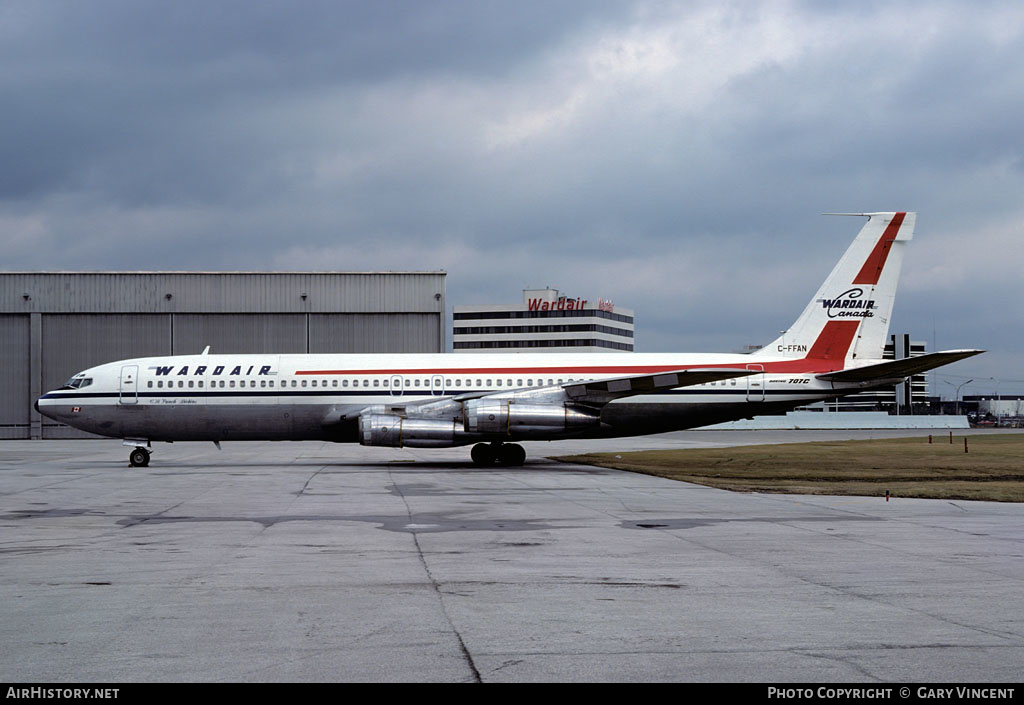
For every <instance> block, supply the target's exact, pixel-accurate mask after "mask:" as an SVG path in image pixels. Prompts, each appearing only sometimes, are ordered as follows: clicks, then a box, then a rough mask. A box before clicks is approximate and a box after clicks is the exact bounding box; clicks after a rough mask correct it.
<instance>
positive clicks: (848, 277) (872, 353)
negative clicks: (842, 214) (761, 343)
mask: <svg viewBox="0 0 1024 705" xmlns="http://www.w3.org/2000/svg"><path fill="white" fill-rule="evenodd" d="M851 215H865V216H867V217H868V222H867V223H865V225H864V227H863V228H861V231H860V233H859V234H858V235H857V237H856V239H855V240H854V241H853V244H852V245H850V247H849V249H847V250H846V254H844V255H843V257H842V259H840V260H839V264H837V265H836V266H835V269H833V270H832V273H831V274H829V276H828V279H826V280H825V283H824V284H822V285H821V288H820V289H818V293H817V294H815V295H814V298H813V299H811V302H810V303H809V304H807V308H805V309H804V312H803V313H802V314H800V317H799V318H798V319H796V322H795V323H794V324H793V325H792V326H790V328H789V330H787V331H786V332H784V333H783V334H782V335H781V336H779V338H777V339H776V340H775V341H773V342H772V343H771V344H770V345H766V346H765V347H763V348H761V349H760V350H758V351H757V352H756V353H754V355H765V356H769V355H770V356H773V357H778V356H782V357H793V358H803V357H810V358H822V359H828V360H833V361H836V362H841V361H843V360H850V359H865V358H881V357H882V348H883V347H884V346H885V341H886V336H887V335H888V333H889V318H890V316H891V315H892V306H893V302H894V301H895V300H896V284H897V282H898V280H899V276H900V266H901V265H902V263H903V251H904V249H906V245H907V242H909V241H910V239H911V238H912V237H913V235H914V224H915V221H916V220H917V214H916V213H857V214H851Z"/></svg>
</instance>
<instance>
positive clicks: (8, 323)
mask: <svg viewBox="0 0 1024 705" xmlns="http://www.w3.org/2000/svg"><path fill="white" fill-rule="evenodd" d="M30 349H31V346H30V345H29V317H28V316H27V315H2V314H0V438H28V437H29V422H30V419H29V412H30V411H32V401H34V400H32V399H30V395H29V384H28V380H29V375H28V369H29V364H30V362H29V351H30Z"/></svg>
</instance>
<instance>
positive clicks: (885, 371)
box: [818, 350, 985, 383]
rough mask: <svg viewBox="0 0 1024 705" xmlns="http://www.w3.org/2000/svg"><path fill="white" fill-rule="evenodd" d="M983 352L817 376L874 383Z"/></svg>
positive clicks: (934, 355) (923, 357)
mask: <svg viewBox="0 0 1024 705" xmlns="http://www.w3.org/2000/svg"><path fill="white" fill-rule="evenodd" d="M983 352H985V351H984V350H946V351H943V352H933V353H928V354H926V355H918V356H917V357H905V358H903V359H902V360H890V361H887V362H880V363H878V364H875V365H866V366H864V367H854V368H852V369H849V370H839V371H838V372H826V373H825V374H821V375H818V379H823V380H826V381H828V382H851V383H852V382H875V381H882V380H888V379H903V378H904V377H909V376H911V375H917V374H921V373H922V372H927V371H928V370H934V369H935V368H936V367H942V366H943V365H948V364H949V363H951V362H956V361H958V360H963V359H965V358H968V357H972V356H974V355H980V354H981V353H983Z"/></svg>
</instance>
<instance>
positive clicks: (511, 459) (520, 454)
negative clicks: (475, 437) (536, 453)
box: [469, 443, 526, 467]
mask: <svg viewBox="0 0 1024 705" xmlns="http://www.w3.org/2000/svg"><path fill="white" fill-rule="evenodd" d="M469 455H470V457H471V458H472V459H473V463H474V464H475V465H479V466H481V467H485V466H487V465H494V463H495V462H497V463H498V464H499V465H505V466H509V467H511V466H518V465H522V464H523V463H525V462H526V450H525V449H524V448H523V447H522V446H521V445H519V444H518V443H477V444H476V445H475V446H473V450H471V451H470V453H469Z"/></svg>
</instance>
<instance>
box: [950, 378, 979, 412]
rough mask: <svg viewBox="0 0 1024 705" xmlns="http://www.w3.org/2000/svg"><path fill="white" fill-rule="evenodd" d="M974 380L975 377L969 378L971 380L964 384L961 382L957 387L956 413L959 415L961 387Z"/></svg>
mask: <svg viewBox="0 0 1024 705" xmlns="http://www.w3.org/2000/svg"><path fill="white" fill-rule="evenodd" d="M973 381H974V380H973V379H969V380H967V381H966V382H964V383H963V384H961V385H960V386H958V387H957V388H956V415H957V416H959V415H960V387H962V386H964V385H965V384H970V383H971V382H973ZM950 384H952V382H950Z"/></svg>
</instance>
